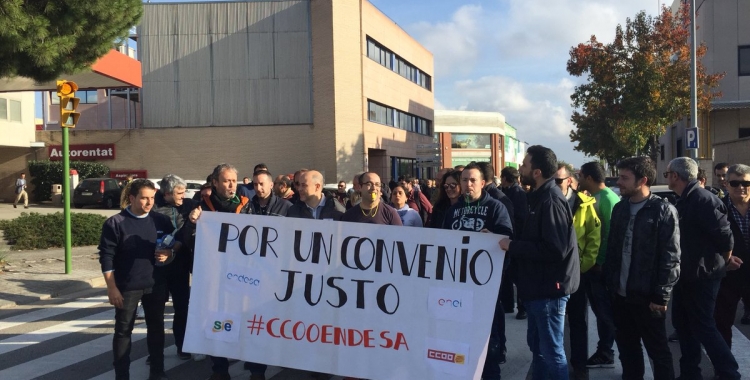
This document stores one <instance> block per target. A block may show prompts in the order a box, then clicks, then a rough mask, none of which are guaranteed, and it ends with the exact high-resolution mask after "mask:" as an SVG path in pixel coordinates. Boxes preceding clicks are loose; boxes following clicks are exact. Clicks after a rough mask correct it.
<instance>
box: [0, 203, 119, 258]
mask: <svg viewBox="0 0 750 380" xmlns="http://www.w3.org/2000/svg"><path fill="white" fill-rule="evenodd" d="M105 220H107V218H106V217H105V216H103V215H98V214H86V213H73V214H71V215H70V222H71V240H72V242H71V245H72V246H74V247H78V246H84V245H97V244H99V237H100V236H101V233H102V225H103V224H104V221H105ZM3 224H4V225H0V227H2V229H3V230H4V231H5V239H6V240H8V243H9V244H11V245H13V249H16V250H24V249H44V248H56V247H63V246H65V231H64V218H63V213H61V212H56V213H54V214H39V213H36V212H32V213H30V214H27V213H25V212H24V213H22V214H21V216H19V217H18V218H16V219H13V220H9V221H4V223H3Z"/></svg>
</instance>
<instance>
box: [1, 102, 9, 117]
mask: <svg viewBox="0 0 750 380" xmlns="http://www.w3.org/2000/svg"><path fill="white" fill-rule="evenodd" d="M0 120H8V100H7V99H5V98H0Z"/></svg>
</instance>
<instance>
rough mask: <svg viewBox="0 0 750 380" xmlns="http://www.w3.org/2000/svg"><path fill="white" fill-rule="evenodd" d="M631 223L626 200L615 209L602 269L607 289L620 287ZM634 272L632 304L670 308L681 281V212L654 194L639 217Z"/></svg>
mask: <svg viewBox="0 0 750 380" xmlns="http://www.w3.org/2000/svg"><path fill="white" fill-rule="evenodd" d="M629 223H630V202H629V201H628V200H627V199H626V198H623V200H622V201H621V202H618V203H617V204H616V205H615V208H614V209H613V210H612V218H611V220H610V225H609V242H608V243H607V256H606V257H607V260H606V261H605V262H604V266H603V268H602V270H603V272H604V279H605V283H606V285H607V288H608V289H609V291H610V292H612V293H616V292H617V291H618V290H619V288H620V269H621V268H622V249H623V243H624V240H625V232H626V231H627V228H628V224H629ZM631 247H632V248H631V256H630V257H631V259H630V272H629V274H628V282H627V286H626V289H625V294H626V295H627V297H628V298H629V299H631V300H632V301H638V302H653V303H655V304H657V305H666V304H667V303H668V302H669V298H670V296H671V294H672V288H673V287H674V285H675V284H676V283H677V280H678V279H679V278H680V229H679V228H678V217H677V210H676V209H675V207H674V206H672V204H671V203H669V201H667V200H666V199H663V198H661V197H659V196H658V195H654V194H651V195H650V196H649V198H648V199H647V200H646V203H645V204H644V205H643V208H641V209H640V210H639V211H638V213H637V214H636V216H635V221H634V223H633V241H632V243H631Z"/></svg>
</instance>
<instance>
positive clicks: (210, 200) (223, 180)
mask: <svg viewBox="0 0 750 380" xmlns="http://www.w3.org/2000/svg"><path fill="white" fill-rule="evenodd" d="M211 178H212V180H211V181H212V185H213V186H212V187H211V194H210V195H204V196H203V197H202V201H201V204H200V206H198V207H197V208H195V209H194V210H193V211H191V212H190V215H189V221H190V223H186V224H185V226H184V227H183V228H185V227H187V228H190V229H191V230H192V234H193V235H195V223H196V222H198V219H199V218H200V216H201V214H202V213H203V209H204V208H205V209H206V211H216V212H231V213H235V214H252V213H253V207H252V203H251V202H250V199H248V198H247V197H246V196H244V195H238V194H237V168H235V167H234V166H232V165H229V164H219V165H218V166H216V168H214V171H213V173H212V174H211ZM193 251H195V247H193ZM211 362H212V363H213V366H212V367H211V370H212V371H213V374H212V375H211V377H209V380H231V378H232V377H231V376H230V375H229V359H227V358H222V357H217V356H211ZM245 364H246V367H247V369H249V370H250V374H251V379H253V380H255V379H258V380H264V379H265V378H266V377H265V373H266V368H267V366H266V365H265V364H258V363H245Z"/></svg>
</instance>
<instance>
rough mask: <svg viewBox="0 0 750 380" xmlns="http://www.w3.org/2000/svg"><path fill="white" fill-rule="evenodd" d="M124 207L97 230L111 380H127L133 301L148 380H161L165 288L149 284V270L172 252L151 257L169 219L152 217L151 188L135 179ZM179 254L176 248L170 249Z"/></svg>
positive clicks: (151, 278) (151, 276) (151, 277)
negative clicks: (139, 314)
mask: <svg viewBox="0 0 750 380" xmlns="http://www.w3.org/2000/svg"><path fill="white" fill-rule="evenodd" d="M126 189H127V190H126V191H127V195H128V202H127V203H129V205H127V206H126V208H124V209H123V210H122V211H120V213H119V214H116V215H114V216H112V217H110V218H109V219H107V221H106V222H104V225H103V226H102V235H101V240H100V243H99V262H100V263H101V266H102V273H103V274H104V280H105V281H106V283H107V296H108V297H109V303H110V304H112V305H113V306H114V307H115V334H114V339H113V342H112V346H113V350H112V351H113V353H114V363H113V364H114V367H115V378H116V379H117V380H127V379H129V378H130V347H131V339H130V336H131V334H132V332H133V324H134V322H135V314H136V313H135V311H136V308H137V307H138V301H141V302H143V309H144V312H145V314H146V326H147V336H148V339H147V341H148V353H149V356H150V357H151V369H150V375H149V377H148V378H149V380H157V379H166V375H165V374H164V304H165V302H166V300H167V288H166V286H165V284H164V283H163V282H157V281H155V279H154V264H155V263H156V262H162V263H163V262H165V261H166V260H167V259H169V258H170V257H173V256H174V251H173V250H171V249H164V250H159V251H157V250H156V248H157V245H156V241H157V239H160V238H161V237H162V236H164V235H167V234H170V233H172V231H173V230H174V228H173V227H172V223H171V222H170V221H169V219H168V218H167V217H166V216H164V215H161V214H158V213H152V212H150V211H151V208H152V207H153V205H154V195H155V194H156V187H155V186H154V184H153V183H152V182H151V181H149V180H146V179H137V180H135V181H133V182H132V183H130V184H129V185H128V187H127V188H126ZM175 248H177V249H179V244H178V245H176V246H175Z"/></svg>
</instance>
